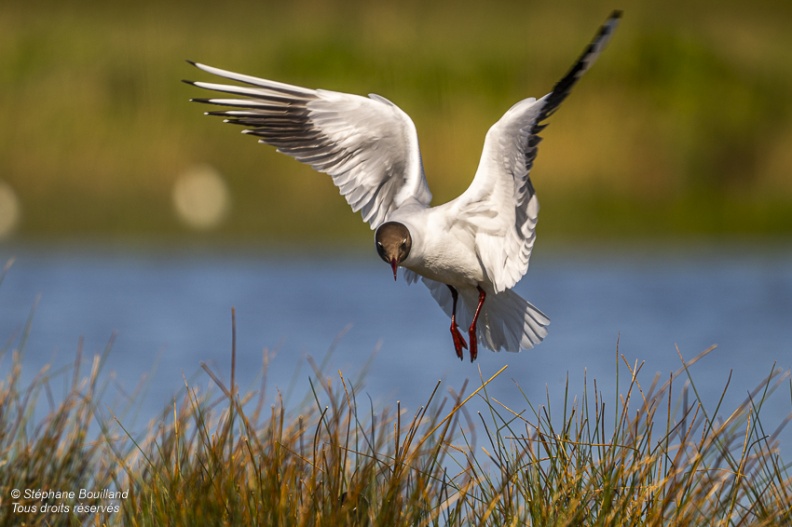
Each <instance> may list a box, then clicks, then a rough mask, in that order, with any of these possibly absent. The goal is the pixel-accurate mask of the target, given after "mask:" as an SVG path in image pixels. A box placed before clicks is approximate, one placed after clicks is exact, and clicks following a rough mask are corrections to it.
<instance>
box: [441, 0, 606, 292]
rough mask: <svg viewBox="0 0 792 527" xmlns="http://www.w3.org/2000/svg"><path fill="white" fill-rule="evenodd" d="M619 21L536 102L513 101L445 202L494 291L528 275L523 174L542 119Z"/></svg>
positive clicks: (534, 207) (528, 218)
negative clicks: (472, 238)
mask: <svg viewBox="0 0 792 527" xmlns="http://www.w3.org/2000/svg"><path fill="white" fill-rule="evenodd" d="M620 17H621V12H619V11H615V12H614V13H613V14H612V15H611V17H610V18H609V19H608V20H607V21H606V22H605V24H604V25H603V26H602V27H601V28H600V30H599V32H598V33H597V35H596V36H595V38H594V40H593V41H592V42H591V44H589V46H588V47H587V48H586V50H585V51H584V52H583V54H582V55H581V56H580V58H579V59H578V60H577V62H575V64H574V65H573V66H572V68H571V69H570V70H569V72H568V73H567V74H566V75H565V76H564V77H563V78H562V79H561V80H560V81H558V83H557V84H556V85H555V86H554V88H553V91H551V92H550V93H549V94H547V95H545V96H544V97H542V98H541V99H539V100H536V99H525V100H523V101H520V102H518V103H517V104H515V105H514V106H512V107H511V109H509V111H507V112H506V114H505V115H504V116H503V117H502V118H501V119H500V120H499V121H498V122H497V123H495V124H494V125H493V126H492V128H490V130H489V132H487V137H486V139H485V141H484V150H483V152H482V155H481V161H480V163H479V167H478V170H477V171H476V176H475V177H474V178H473V182H472V183H471V185H470V187H469V188H468V189H467V190H466V191H465V192H464V193H463V194H462V195H461V196H460V197H459V198H457V199H456V200H454V201H453V202H451V203H449V205H450V206H451V207H452V208H454V209H455V216H456V217H458V218H464V220H462V221H467V222H469V223H470V224H471V227H472V228H473V229H474V231H475V232H476V247H477V250H478V257H479V259H480V261H481V263H482V266H483V267H484V270H485V273H486V275H487V278H488V279H489V281H490V282H491V283H492V285H493V288H494V290H495V292H498V293H499V292H501V291H504V290H506V289H510V288H512V287H514V285H515V284H516V283H517V282H518V281H519V280H520V279H521V278H522V277H523V275H525V273H526V272H527V271H528V262H529V260H530V257H531V250H532V249H533V245H534V241H535V240H536V231H535V229H536V222H537V217H538V214H539V202H538V201H537V199H536V193H535V192H534V188H533V185H532V183H531V179H530V177H529V174H530V171H531V167H532V166H533V162H534V159H535V158H536V152H537V146H538V145H539V142H540V141H541V137H540V136H539V133H540V132H541V131H542V130H543V129H544V127H545V126H546V125H545V124H543V121H544V120H545V119H547V118H548V117H549V116H550V115H552V114H553V112H555V110H556V109H557V108H558V106H559V105H560V104H561V102H562V101H563V100H564V99H565V98H566V97H567V95H569V92H570V90H571V89H572V87H573V86H574V85H575V83H576V82H577V81H578V79H580V77H581V76H582V75H583V74H584V73H585V72H586V71H587V70H588V69H589V68H590V67H591V65H592V64H593V63H594V61H595V60H596V58H597V57H598V56H599V54H600V52H601V51H602V49H603V48H604V47H605V45H606V44H607V42H608V40H609V39H610V37H611V35H612V34H613V31H614V30H615V29H616V25H617V24H618V21H619V18H620Z"/></svg>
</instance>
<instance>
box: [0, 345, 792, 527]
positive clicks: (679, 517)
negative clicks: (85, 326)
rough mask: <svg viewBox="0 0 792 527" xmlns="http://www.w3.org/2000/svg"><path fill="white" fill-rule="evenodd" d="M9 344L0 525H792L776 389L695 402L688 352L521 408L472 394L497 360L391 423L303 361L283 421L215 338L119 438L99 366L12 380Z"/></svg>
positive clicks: (773, 374)
mask: <svg viewBox="0 0 792 527" xmlns="http://www.w3.org/2000/svg"><path fill="white" fill-rule="evenodd" d="M24 340H25V339H24V337H23V338H20V339H18V341H13V340H12V341H11V344H10V345H9V346H7V348H6V349H5V350H4V352H3V353H4V356H5V355H6V354H7V353H8V352H10V353H11V358H12V360H11V362H12V367H11V369H10V370H9V371H8V373H7V374H6V375H5V378H4V379H3V380H2V381H0V524H2V525H19V524H25V525H110V526H114V525H125V526H154V525H156V526H160V525H229V526H230V525H286V526H292V525H293V526H313V525H389V526H400V525H415V526H435V525H437V526H439V525H444V526H446V525H448V526H457V525H491V526H503V525H535V526H562V525H570V526H571V525H583V526H610V525H613V526H632V525H635V526H654V525H678V526H700V525H718V526H738V525H739V526H746V525H751V526H759V525H766V526H771V525H792V509H791V508H790V503H792V478H791V477H790V475H789V467H788V465H786V464H784V462H783V461H782V459H781V457H780V454H779V453H778V438H779V433H780V432H781V430H782V428H783V427H784V426H785V425H786V422H787V421H786V420H782V422H781V423H777V424H775V426H774V427H772V428H768V427H766V426H765V425H764V424H762V423H761V421H760V414H761V410H762V407H763V406H764V405H765V403H766V401H767V400H768V399H769V398H770V396H771V395H772V393H773V392H774V391H776V390H778V389H779V388H784V391H786V390H787V389H789V391H790V394H792V388H791V387H790V386H789V376H788V375H787V374H785V373H782V372H780V371H778V370H776V369H775V368H772V369H771V371H770V373H769V375H768V377H767V379H766V380H765V381H764V382H763V383H762V384H761V385H760V386H759V387H757V388H756V390H754V391H753V392H751V393H750V394H749V395H748V397H747V398H746V400H745V402H744V403H743V404H741V405H739V406H738V407H737V408H736V409H734V410H732V411H730V412H727V411H725V410H724V408H723V404H724V403H723V401H724V397H723V396H721V398H720V399H719V401H718V402H717V403H716V405H715V407H714V408H706V407H705V405H704V403H703V397H702V396H701V395H702V394H700V393H699V391H698V390H697V388H696V383H695V382H694V378H693V375H692V373H691V367H692V365H693V363H694V362H695V360H696V359H694V360H692V361H683V366H682V369H680V371H679V372H676V373H675V374H674V375H672V376H670V377H669V378H668V380H666V381H661V380H660V379H654V380H653V381H652V382H651V383H650V384H649V385H647V386H645V385H642V384H641V382H640V375H639V374H640V370H641V367H640V365H638V364H635V365H632V366H631V365H629V364H628V365H627V376H625V378H627V379H628V381H627V384H626V386H618V385H617V386H615V387H614V390H613V393H609V394H605V393H603V390H602V389H601V387H598V386H597V383H596V381H595V382H594V383H593V389H592V387H591V386H589V385H588V382H585V383H584V386H583V387H582V395H581V396H578V397H574V396H572V393H573V391H574V390H573V388H572V387H569V386H567V391H566V396H565V397H564V398H563V400H562V401H551V400H550V398H549V397H548V399H547V400H546V401H543V402H542V404H541V405H539V404H536V403H535V402H533V401H530V400H529V399H528V398H527V397H525V399H524V400H525V408H526V409H525V410H522V409H517V408H510V407H507V406H506V405H504V404H502V403H500V402H499V401H498V400H497V399H496V398H495V397H493V396H491V395H490V394H489V393H488V392H489V388H490V386H491V385H492V383H494V382H496V381H500V376H501V375H502V373H503V371H504V370H505V369H506V367H505V366H504V368H503V369H501V370H500V371H499V372H497V373H496V374H495V375H493V376H492V377H490V378H489V379H484V378H482V379H481V382H480V383H479V386H478V388H476V389H475V390H473V391H472V392H470V393H469V394H467V395H465V393H466V392H467V388H466V386H462V387H460V390H459V391H458V392H455V391H453V390H448V394H447V395H443V393H444V392H445V391H446V390H445V389H441V385H440V383H438V384H436V385H435V386H430V387H427V396H426V404H425V405H423V406H421V407H420V408H418V409H414V410H407V409H404V408H402V407H401V405H400V404H399V403H396V404H395V406H388V405H381V404H380V403H378V402H375V401H373V400H372V399H371V398H369V397H361V393H363V388H362V384H361V382H362V380H361V379H356V380H354V381H352V380H349V379H348V378H347V377H345V376H344V375H343V373H341V372H338V373H337V374H334V375H328V374H326V373H325V372H324V371H323V369H322V367H320V366H316V365H315V364H314V363H313V362H311V364H312V365H313V366H314V368H313V375H312V377H311V383H310V386H311V388H310V390H309V393H307V394H305V395H306V397H305V402H304V403H303V404H299V405H297V406H296V407H295V408H289V407H288V406H287V405H286V404H284V402H283V400H282V398H281V397H280V396H277V395H276V396H275V397H273V398H272V399H270V398H269V394H268V390H267V389H266V385H265V384H264V382H263V381H262V385H261V388H260V389H257V390H252V391H250V392H247V393H240V392H239V390H238V388H237V385H236V382H235V379H234V375H235V374H234V372H235V369H236V365H235V360H236V349H235V345H234V344H232V352H231V363H232V365H231V378H230V379H228V380H224V379H221V378H220V376H219V375H217V374H216V373H215V372H214V371H213V370H212V369H210V368H209V367H207V366H204V370H205V373H206V375H208V376H209V379H211V381H212V385H213V388H212V389H209V390H199V389H198V388H197V387H196V386H195V385H194V384H192V383H191V382H187V381H185V387H184V390H183V392H182V393H181V394H180V395H179V396H178V398H176V399H175V400H174V402H173V403H172V404H171V405H168V406H167V408H166V409H165V410H164V411H163V413H162V415H161V416H160V418H158V419H156V420H154V421H153V422H152V424H150V425H149V426H148V427H147V428H146V429H145V430H143V431H142V432H135V431H134V430H131V429H129V428H127V427H126V425H125V424H124V423H123V420H122V419H121V418H111V417H107V416H105V415H104V413H103V412H100V411H99V409H100V408H102V406H101V405H100V404H99V402H100V399H101V397H102V396H103V393H104V388H103V387H105V386H106V383H104V382H103V381H102V378H103V376H102V374H101V366H102V362H103V357H104V355H99V356H97V357H96V358H95V359H94V360H93V362H92V363H91V368H90V370H89V371H88V372H87V373H86V374H83V373H82V370H81V368H80V362H81V354H79V353H78V358H77V360H76V362H75V365H74V367H73V368H72V370H71V371H69V370H64V371H60V372H55V373H52V372H50V371H49V370H48V369H46V368H45V369H44V370H42V371H41V372H40V373H39V374H38V375H36V376H34V377H33V378H32V380H30V381H29V382H28V383H22V382H21V381H20V379H22V371H21V370H22V363H23V361H22V360H21V357H22V356H23V353H22V350H21V347H22V346H23V345H24ZM705 353H706V352H705ZM624 363H625V364H627V363H626V361H625V362H624ZM617 368H618V367H617ZM622 368H623V367H622ZM264 369H265V370H266V361H265V368H264ZM619 373H621V374H624V372H623V371H622V372H617V374H619ZM617 377H618V375H617ZM55 379H61V380H63V381H64V382H62V383H61V384H64V386H65V389H64V390H63V397H62V398H59V397H56V392H57V391H58V390H55V389H53V383H54V381H55ZM59 382H60V381H59ZM680 384H681V385H682V386H680ZM727 388H728V386H727ZM515 390H519V386H517V387H515ZM608 391H610V388H609V390H608ZM725 391H726V390H725V389H724V394H725ZM472 399H478V400H479V401H478V402H480V403H483V405H482V408H484V410H483V411H480V412H474V411H472V409H471V408H470V406H471V405H470V404H469V401H471V400H472ZM27 488H37V489H43V490H48V489H54V490H64V491H68V490H78V489H81V488H89V489H114V490H116V491H118V492H120V493H122V494H123V495H122V496H117V497H115V498H114V499H111V500H108V499H95V500H93V501H91V500H88V501H89V502H88V504H89V505H90V504H93V505H96V507H95V509H94V510H93V512H91V513H86V512H78V511H77V507H76V505H77V503H76V501H79V500H69V499H61V500H60V501H58V500H54V501H51V502H50V503H51V504H53V505H57V504H59V503H60V504H62V505H67V506H69V507H70V510H69V511H68V512H61V513H58V514H41V513H34V512H25V511H22V512H14V509H13V506H12V504H13V503H14V502H16V503H17V504H18V505H20V506H28V507H30V506H34V505H37V506H39V507H40V506H41V505H42V504H43V502H41V501H35V500H30V499H26V498H25V497H24V496H23V497H22V498H19V499H12V497H11V496H12V494H11V492H12V489H27ZM83 501H85V500H83ZM114 504H115V505H118V507H117V508H116V509H113V508H112V507H111V508H109V509H108V505H114ZM101 506H104V508H102V507H101ZM83 510H84V509H83Z"/></svg>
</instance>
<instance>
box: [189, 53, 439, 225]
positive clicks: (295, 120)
mask: <svg viewBox="0 0 792 527" xmlns="http://www.w3.org/2000/svg"><path fill="white" fill-rule="evenodd" d="M191 64H193V65H194V66H195V67H197V68H199V69H201V70H203V71H205V72H207V73H211V74H213V75H217V76H220V77H224V78H226V79H230V80H232V81H235V82H238V83H240V84H242V85H241V86H239V85H226V84H214V83H209V82H193V81H185V82H187V83H188V84H192V85H194V86H197V87H199V88H204V89H207V90H214V91H217V92H223V93H228V94H231V95H233V96H234V98H211V99H193V101H196V102H203V103H208V104H214V105H218V106H225V107H230V108H229V109H225V110H222V111H213V112H207V114H208V115H219V116H222V117H225V122H228V123H231V124H238V125H242V126H244V127H246V129H245V130H244V132H243V133H246V134H251V135H255V136H257V137H259V140H260V142H262V143H266V144H269V145H272V146H275V147H276V148H277V149H278V151H279V152H282V153H284V154H288V155H290V156H292V157H293V158H295V159H297V160H298V161H301V162H303V163H306V164H308V165H310V166H312V167H313V168H314V169H316V170H318V171H320V172H324V173H326V174H329V175H330V176H331V177H332V178H333V182H334V183H335V185H336V186H337V187H338V188H339V190H340V192H341V194H342V195H343V196H344V197H345V198H346V200H347V203H349V205H350V206H351V207H352V210H354V211H355V212H358V211H359V212H360V213H361V215H362V216H363V220H364V221H366V222H368V223H369V224H370V225H371V228H372V229H373V228H376V227H377V226H378V225H379V224H380V223H382V222H383V221H384V218H385V217H386V216H387V215H388V213H389V212H391V211H392V210H393V209H395V208H397V207H399V206H401V205H403V204H404V203H406V202H408V201H416V202H418V203H419V204H420V205H422V206H424V207H427V206H428V205H429V202H430V201H431V199H432V194H431V193H430V192H429V187H428V186H427V184H426V179H425V177H424V171H423V165H422V163H421V154H420V151H419V148H418V136H417V134H416V131H415V125H414V124H413V122H412V120H411V119H410V117H409V116H408V115H407V114H406V113H404V112H403V111H402V110H401V109H399V107H398V106H396V105H395V104H393V103H392V102H390V101H389V100H387V99H385V98H383V97H380V96H378V95H373V94H372V95H370V96H369V97H368V98H366V97H361V96H359V95H350V94H346V93H339V92H334V91H328V90H312V89H308V88H301V87H299V86H292V85H289V84H284V83H280V82H275V81H269V80H265V79H259V78H256V77H251V76H248V75H242V74H239V73H233V72H230V71H225V70H221V69H218V68H213V67H211V66H206V65H204V64H198V63H193V62H191Z"/></svg>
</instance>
